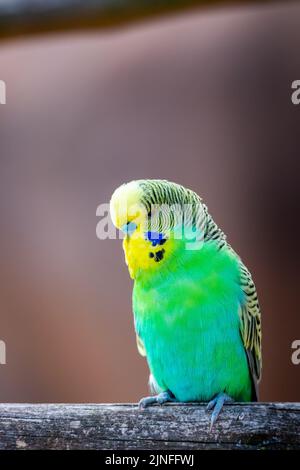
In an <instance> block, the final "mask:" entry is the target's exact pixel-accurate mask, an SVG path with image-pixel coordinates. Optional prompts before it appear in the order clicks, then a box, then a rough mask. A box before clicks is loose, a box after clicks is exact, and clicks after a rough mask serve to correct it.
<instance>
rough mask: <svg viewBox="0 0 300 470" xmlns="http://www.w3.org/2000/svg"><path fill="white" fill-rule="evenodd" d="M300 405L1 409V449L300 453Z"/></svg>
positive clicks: (14, 406) (15, 406)
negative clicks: (212, 421)
mask: <svg viewBox="0 0 300 470" xmlns="http://www.w3.org/2000/svg"><path fill="white" fill-rule="evenodd" d="M299 448H300V403H251V404H240V403H237V404H232V405H225V406H224V409H223V411H222V414H221V416H220V417H219V420H218V421H217V423H216V425H215V428H214V429H213V430H212V432H209V415H208V414H206V413H205V405H204V404H193V403H192V404H189V405H185V404H167V405H164V406H162V407H160V406H154V407H151V408H147V409H145V410H139V409H138V407H137V406H136V405H133V404H126V405H123V404H105V405H95V404H80V405H65V404H53V405H52V404H51V405H46V404H42V405H38V404H37V405H28V404H0V449H107V450H117V449H119V450H120V449H131V450H133V449H148V450H163V449H173V450H175V449H194V450H195V449H299Z"/></svg>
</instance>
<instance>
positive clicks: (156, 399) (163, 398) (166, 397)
mask: <svg viewBox="0 0 300 470" xmlns="http://www.w3.org/2000/svg"><path fill="white" fill-rule="evenodd" d="M174 401H176V398H175V397H174V395H173V394H172V393H171V392H170V391H169V390H167V391H166V392H161V393H159V394H158V395H154V396H152V397H144V398H142V399H141V400H140V401H139V404H138V407H139V408H140V409H144V408H147V406H150V405H154V404H158V405H163V404H164V403H167V402H174Z"/></svg>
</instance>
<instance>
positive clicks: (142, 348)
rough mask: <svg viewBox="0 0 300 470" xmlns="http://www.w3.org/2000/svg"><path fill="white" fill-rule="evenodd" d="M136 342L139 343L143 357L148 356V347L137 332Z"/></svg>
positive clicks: (139, 349) (138, 346) (139, 350)
mask: <svg viewBox="0 0 300 470" xmlns="http://www.w3.org/2000/svg"><path fill="white" fill-rule="evenodd" d="M136 344H137V348H138V352H139V353H140V355H141V356H143V357H146V349H145V346H144V343H143V341H142V340H141V338H140V337H139V335H138V334H137V333H136Z"/></svg>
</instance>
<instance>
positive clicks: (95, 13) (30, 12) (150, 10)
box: [0, 0, 276, 38]
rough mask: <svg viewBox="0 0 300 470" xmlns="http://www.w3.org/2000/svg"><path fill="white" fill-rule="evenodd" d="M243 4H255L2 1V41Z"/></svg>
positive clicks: (239, 0) (229, 0) (230, 0)
mask: <svg viewBox="0 0 300 470" xmlns="http://www.w3.org/2000/svg"><path fill="white" fill-rule="evenodd" d="M274 1H276V0H255V2H257V3H268V2H274ZM244 3H248V4H250V3H253V0H172V1H170V0H156V1H153V0H43V1H40V2H37V1H36V0H21V1H20V0H1V1H0V37H2V38H7V37H13V36H18V35H24V34H26V35H27V34H36V33H38V34H40V33H42V32H47V33H48V32H57V31H66V30H72V29H73V30H74V29H86V28H89V29H90V28H111V27H117V26H120V25H122V24H128V23H130V22H133V21H139V20H143V19H147V18H152V17H157V16H160V15H165V14H169V13H172V12H176V11H184V10H187V9H190V8H192V7H195V6H196V7H198V6H203V5H205V6H208V5H209V6H210V5H217V4H244Z"/></svg>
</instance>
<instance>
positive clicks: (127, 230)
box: [121, 222, 137, 235]
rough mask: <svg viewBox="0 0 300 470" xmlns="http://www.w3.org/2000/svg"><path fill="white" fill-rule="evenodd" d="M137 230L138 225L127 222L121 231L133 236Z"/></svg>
mask: <svg viewBox="0 0 300 470" xmlns="http://www.w3.org/2000/svg"><path fill="white" fill-rule="evenodd" d="M136 228H137V225H136V224H135V223H134V222H127V223H126V224H124V225H122V227H121V230H122V232H124V233H126V234H127V235H131V234H132V233H133V232H134V231H135V230H136Z"/></svg>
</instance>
